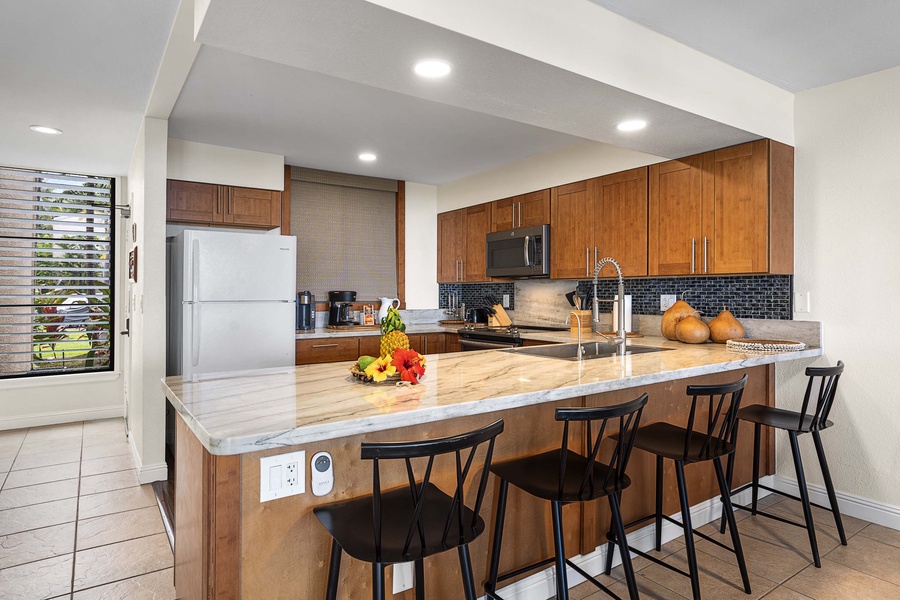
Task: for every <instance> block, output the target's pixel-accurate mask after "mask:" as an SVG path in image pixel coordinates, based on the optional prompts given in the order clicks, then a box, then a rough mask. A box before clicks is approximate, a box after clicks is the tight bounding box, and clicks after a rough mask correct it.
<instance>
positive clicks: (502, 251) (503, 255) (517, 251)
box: [486, 225, 550, 277]
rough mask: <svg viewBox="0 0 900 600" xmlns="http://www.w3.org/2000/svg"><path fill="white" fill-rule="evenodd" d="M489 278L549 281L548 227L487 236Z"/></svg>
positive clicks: (512, 230)
mask: <svg viewBox="0 0 900 600" xmlns="http://www.w3.org/2000/svg"><path fill="white" fill-rule="evenodd" d="M486 275H487V276H488V277H549V276H550V226H549V225H537V226H535V227H523V228H522V229H511V230H509V231H497V232H494V233H489V234H487V272H486Z"/></svg>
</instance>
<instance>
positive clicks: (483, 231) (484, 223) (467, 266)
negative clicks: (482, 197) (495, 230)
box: [461, 202, 491, 281]
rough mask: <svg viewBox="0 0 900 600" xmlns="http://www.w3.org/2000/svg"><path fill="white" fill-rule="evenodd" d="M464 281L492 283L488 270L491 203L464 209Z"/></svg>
mask: <svg viewBox="0 0 900 600" xmlns="http://www.w3.org/2000/svg"><path fill="white" fill-rule="evenodd" d="M464 212H465V225H464V228H463V230H464V231H465V235H464V238H463V239H464V240H465V242H464V245H463V247H462V251H461V255H462V261H463V268H462V271H463V275H464V276H463V281H490V278H488V276H487V275H486V274H485V271H486V268H487V234H488V233H490V231H491V203H490V202H486V203H484V204H478V205H477V206H470V207H469V208H466V209H464Z"/></svg>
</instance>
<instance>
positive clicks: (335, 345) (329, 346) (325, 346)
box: [312, 344, 338, 348]
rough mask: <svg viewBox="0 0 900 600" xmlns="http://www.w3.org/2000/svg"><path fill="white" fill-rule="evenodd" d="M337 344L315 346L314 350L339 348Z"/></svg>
mask: <svg viewBox="0 0 900 600" xmlns="http://www.w3.org/2000/svg"><path fill="white" fill-rule="evenodd" d="M337 346H338V345H337V344H313V346H312V347H313V348H337Z"/></svg>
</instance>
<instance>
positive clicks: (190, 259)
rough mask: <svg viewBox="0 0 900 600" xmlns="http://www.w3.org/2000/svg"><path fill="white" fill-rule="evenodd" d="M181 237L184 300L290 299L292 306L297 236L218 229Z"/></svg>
mask: <svg viewBox="0 0 900 600" xmlns="http://www.w3.org/2000/svg"><path fill="white" fill-rule="evenodd" d="M183 235H184V243H185V245H186V247H185V251H184V257H185V258H184V263H185V264H184V272H185V273H186V275H185V285H184V292H183V299H184V300H185V301H191V300H199V301H238V300H250V301H256V300H286V301H290V302H291V303H292V306H293V301H294V299H295V294H296V285H297V284H296V271H297V247H296V242H297V240H296V238H294V237H291V236H284V235H264V234H256V233H230V232H218V231H185V232H184V234H183ZM291 329H293V327H292V328H291Z"/></svg>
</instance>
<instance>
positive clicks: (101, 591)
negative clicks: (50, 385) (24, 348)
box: [0, 419, 175, 600]
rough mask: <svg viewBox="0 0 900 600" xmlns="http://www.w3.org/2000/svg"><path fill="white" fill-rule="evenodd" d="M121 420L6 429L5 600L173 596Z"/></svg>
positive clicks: (148, 499) (1, 457) (0, 453)
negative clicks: (13, 429) (14, 429)
mask: <svg viewBox="0 0 900 600" xmlns="http://www.w3.org/2000/svg"><path fill="white" fill-rule="evenodd" d="M172 565H173V557H172V549H171V547H170V546H169V540H168V538H167V537H166V534H165V530H164V529H163V522H162V518H161V517H160V514H159V509H158V508H157V505H156V498H155V496H154V495H153V490H152V488H151V487H150V486H149V485H139V484H138V479H137V473H136V471H135V469H134V464H133V462H132V459H131V449H130V447H129V446H128V443H127V442H126V440H125V434H124V427H123V424H122V419H110V420H105V421H90V422H86V423H73V424H66V425H54V426H49V427H33V428H31V429H27V430H26V429H21V430H16V431H0V599H2V600H38V599H50V598H59V599H68V600H120V599H123V600H124V599H126V598H127V599H128V600H172V599H174V598H175V588H174V587H173V585H172V577H173V574H172Z"/></svg>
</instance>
